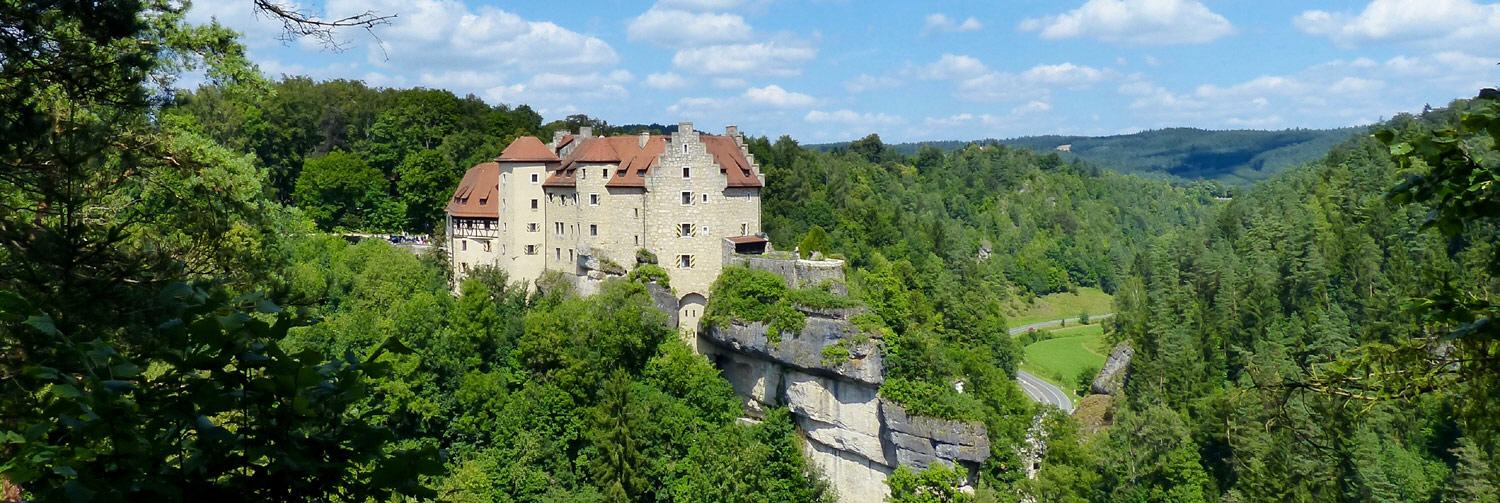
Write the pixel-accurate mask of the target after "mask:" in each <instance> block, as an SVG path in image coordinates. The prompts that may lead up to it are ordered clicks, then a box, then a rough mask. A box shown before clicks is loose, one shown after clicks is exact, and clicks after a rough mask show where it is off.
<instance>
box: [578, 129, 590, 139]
mask: <svg viewBox="0 0 1500 503" xmlns="http://www.w3.org/2000/svg"><path fill="white" fill-rule="evenodd" d="M578 136H581V137H584V138H589V137H592V136H594V127H593V126H580V127H579V128H578Z"/></svg>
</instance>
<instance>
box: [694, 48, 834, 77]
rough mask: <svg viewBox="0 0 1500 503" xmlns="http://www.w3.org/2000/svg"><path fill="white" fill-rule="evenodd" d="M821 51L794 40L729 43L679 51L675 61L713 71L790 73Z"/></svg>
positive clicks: (740, 73)
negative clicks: (793, 41)
mask: <svg viewBox="0 0 1500 503" xmlns="http://www.w3.org/2000/svg"><path fill="white" fill-rule="evenodd" d="M817 55H818V51H817V49H814V48H812V47H809V46H806V45H801V44H797V43H792V42H785V43H784V42H760V43H753V44H725V45H711V46H704V47H691V48H687V49H683V50H681V51H677V54H676V55H674V56H672V64H673V65H675V66H676V67H677V68H678V69H680V70H683V71H687V72H694V73H705V74H710V75H774V76H788V75H796V74H798V73H801V72H802V69H801V64H802V63H805V62H807V61H809V60H811V59H813V58H814V57H816V56H817Z"/></svg>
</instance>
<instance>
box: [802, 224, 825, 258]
mask: <svg viewBox="0 0 1500 503" xmlns="http://www.w3.org/2000/svg"><path fill="white" fill-rule="evenodd" d="M797 250H798V251H800V252H801V253H802V258H811V257H812V254H813V252H818V253H822V254H825V255H826V254H827V253H828V232H827V231H824V230H823V228H822V227H821V226H818V225H814V226H812V228H811V229H808V230H807V234H806V235H803V236H802V242H800V243H797Z"/></svg>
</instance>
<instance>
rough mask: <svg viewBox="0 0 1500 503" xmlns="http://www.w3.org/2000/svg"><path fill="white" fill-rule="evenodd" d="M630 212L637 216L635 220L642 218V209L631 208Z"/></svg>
mask: <svg viewBox="0 0 1500 503" xmlns="http://www.w3.org/2000/svg"><path fill="white" fill-rule="evenodd" d="M630 210H631V212H632V213H634V214H635V218H641V209H640V208H631V209H630Z"/></svg>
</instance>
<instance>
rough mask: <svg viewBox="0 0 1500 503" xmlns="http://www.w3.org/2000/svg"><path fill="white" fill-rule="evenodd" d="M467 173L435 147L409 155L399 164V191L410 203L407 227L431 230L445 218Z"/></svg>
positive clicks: (401, 197) (405, 201)
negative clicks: (456, 189)
mask: <svg viewBox="0 0 1500 503" xmlns="http://www.w3.org/2000/svg"><path fill="white" fill-rule="evenodd" d="M461 178H463V172H462V171H460V170H458V169H457V168H456V167H455V165H454V164H451V163H450V162H448V161H447V160H445V159H444V158H443V156H442V155H441V154H439V153H438V152H437V151H434V150H422V151H419V152H416V153H413V154H411V155H408V156H406V160H404V161H402V162H401V165H400V166H397V167H396V193H397V194H400V200H401V202H403V203H405V205H406V223H405V225H404V226H403V228H405V229H410V230H414V231H419V232H427V231H431V230H432V229H434V228H435V227H436V226H437V225H438V224H439V223H440V222H442V221H443V216H444V212H445V211H446V209H447V206H448V199H449V196H451V195H452V194H453V189H454V187H457V186H458V182H459V179H461Z"/></svg>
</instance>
